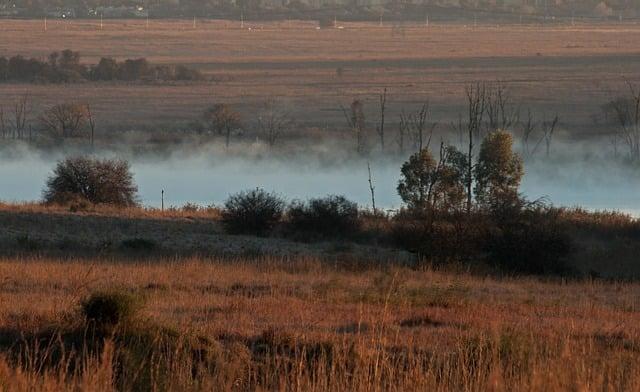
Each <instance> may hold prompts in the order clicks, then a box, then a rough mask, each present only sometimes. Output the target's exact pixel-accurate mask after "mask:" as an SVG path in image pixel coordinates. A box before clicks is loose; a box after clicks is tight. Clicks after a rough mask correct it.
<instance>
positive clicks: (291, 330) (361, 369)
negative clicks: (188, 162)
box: [0, 257, 640, 391]
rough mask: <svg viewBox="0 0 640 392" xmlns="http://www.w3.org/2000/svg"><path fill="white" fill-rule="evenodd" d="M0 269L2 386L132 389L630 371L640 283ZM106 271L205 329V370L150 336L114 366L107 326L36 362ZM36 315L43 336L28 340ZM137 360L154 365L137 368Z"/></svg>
mask: <svg viewBox="0 0 640 392" xmlns="http://www.w3.org/2000/svg"><path fill="white" fill-rule="evenodd" d="M0 279H1V282H2V283H1V284H0V329H1V330H2V331H4V332H3V334H2V335H3V336H4V338H2V339H0V341H1V342H0V343H1V344H2V347H4V348H3V352H4V354H5V356H4V359H3V360H2V362H1V364H2V365H1V366H0V382H1V383H2V385H3V387H4V388H7V390H33V389H38V390H60V389H67V390H110V389H112V388H114V385H116V386H118V385H119V386H120V387H119V388H118V389H120V390H131V389H135V388H134V386H135V385H136V384H135V383H136V380H137V382H140V380H141V379H142V380H143V381H144V385H145V387H144V388H138V390H140V389H143V390H157V389H160V390H163V389H165V390H166V389H171V390H210V388H214V389H215V390H273V389H276V390H292V391H293V390H296V391H301V390H305V391H306V390H336V391H338V390H344V391H351V390H356V391H365V390H367V391H378V390H397V391H400V390H460V391H462V390H464V391H487V390H491V391H513V390H530V391H560V390H574V391H596V390H598V391H630V390H637V389H638V388H639V387H640V368H639V364H640V361H639V360H640V354H639V349H640V330H639V329H638V325H640V323H639V321H640V313H639V312H638V298H639V295H640V287H639V286H638V285H637V284H622V283H602V282H580V283H577V282H576V283H569V282H563V281H560V280H557V281H556V280H551V281H549V280H538V279H534V278H502V279H498V278H489V277H478V276H472V275H469V274H466V273H464V272H459V271H458V272H457V273H451V272H446V271H438V270H432V269H425V270H409V269H402V268H384V269H380V268H371V269H362V270H345V269H339V268H338V269H337V268H335V267H333V266H331V265H327V264H326V263H323V262H321V261H319V260H316V259H313V258H310V257H295V258H289V259H282V258H275V259H274V258H244V259H236V260H232V261H229V260H226V261H221V260H217V259H201V258H197V259H186V260H184V259H183V260H175V259H173V260H169V259H165V260H153V262H149V261H148V260H145V261H132V260H129V259H128V260H126V261H121V260H117V259H100V258H98V259H89V260H83V259H74V260H64V261H63V260H57V259H47V258H38V257H33V258H31V257H27V258H21V259H12V258H4V259H2V260H0ZM113 287H118V288H119V289H120V290H125V291H127V292H130V293H134V294H135V295H138V296H139V297H141V298H143V299H144V304H145V305H144V306H143V308H142V310H141V311H140V312H141V313H140V315H139V318H140V321H138V322H139V323H143V325H154V326H162V328H166V329H169V330H171V331H174V332H172V334H174V335H175V336H182V337H184V339H185V340H184V341H185V342H186V341H188V340H187V337H188V336H199V337H200V338H199V339H200V342H201V343H200V344H201V345H203V344H204V343H202V342H205V341H206V342H215V344H216V346H215V347H217V349H216V350H218V351H216V353H215V354H212V355H214V356H215V358H217V362H216V366H215V368H214V369H215V370H213V371H212V372H210V373H206V374H204V375H203V374H202V373H198V372H195V373H194V370H190V369H191V366H192V365H193V364H192V363H191V362H187V361H185V360H184V358H183V357H180V356H179V355H180V350H178V349H176V350H175V351H171V349H170V350H169V352H166V350H163V348H162V347H163V346H162V342H163V341H162V340H154V342H156V344H157V346H156V347H155V348H154V350H155V351H153V350H152V351H153V352H152V354H153V353H155V356H154V355H150V356H149V358H150V359H149V360H148V361H149V362H148V363H143V364H142V365H141V368H140V369H137V372H139V373H140V374H138V373H137V372H136V369H132V370H131V373H129V374H119V373H117V372H116V370H114V369H117V361H116V359H115V358H117V357H118V356H117V352H118V347H119V346H118V344H124V343H122V342H121V341H118V340H117V337H114V338H113V339H115V340H113V341H112V340H109V339H107V343H105V344H104V346H101V349H100V350H98V351H95V352H93V351H85V352H82V351H80V352H78V351H76V352H73V351H67V352H64V353H63V354H62V358H63V360H64V361H66V362H64V363H63V364H60V363H59V362H56V364H57V365H56V366H53V367H50V365H47V364H48V363H50V362H51V361H48V360H47V358H46V356H47V355H54V354H53V353H57V354H55V355H60V354H59V352H58V351H56V347H57V346H58V345H63V344H64V343H63V342H65V341H66V340H65V339H68V334H69V333H70V332H68V331H69V330H72V328H74V326H75V325H78V324H79V322H78V320H80V319H81V316H80V315H79V306H80V303H81V301H82V300H83V298H86V296H88V295H89V294H90V293H92V292H95V291H96V290H104V289H112V288H113ZM144 323H147V324H144ZM146 328H147V329H148V330H153V328H151V327H149V326H147V327H146ZM42 331H49V332H46V333H48V334H50V335H44V336H51V337H50V338H48V339H49V340H44V341H41V343H40V344H41V345H37V344H36V343H33V341H31V340H29V339H30V338H29V336H32V335H31V334H37V333H43V332H42ZM51 331H53V332H51ZM65 334H67V335H65ZM174 335H171V336H174ZM12 336H16V338H15V339H16V340H15V341H13V343H7V339H10V337H12ZM19 336H22V338H19ZM56 336H58V337H57V338H56ZM136 336H137V338H139V339H142V338H140V337H139V336H141V335H136ZM203 339H205V340H203ZM22 342H24V343H22ZM165 343H166V342H165ZM185 344H186V343H185ZM211 344H213V343H211ZM25 345H26V346H25ZM7 347H10V348H7ZM171 347H173V346H171ZM207 347H208V346H207ZM67 349H69V347H67ZM77 349H78V348H77V347H76V350H77ZM12 350H13V351H12ZM20 350H22V351H20ZM201 350H204V349H201ZM15 351H19V352H20V355H17V354H15ZM11 353H14V356H12V354H11ZM12 358H21V362H20V361H18V365H16V362H12V361H14V360H13V359H12ZM145 358H146V357H145ZM141 363H142V362H141ZM48 366H49V367H48ZM144 366H148V367H151V368H152V369H156V372H154V371H153V370H150V373H149V374H150V376H148V377H149V378H148V379H144V378H142V377H143V376H142V373H144V370H143V367H144ZM154 366H157V367H154ZM162 366H169V369H171V370H170V371H169V372H170V373H163V372H162V369H165V368H163V367H162ZM68 369H76V371H75V372H71V375H69V374H67V372H66V371H67V370H68ZM144 369H146V368H144ZM145 374H146V373H145ZM167 374H171V377H167ZM194 375H195V376H194ZM136 376H137V377H138V378H137V379H136ZM119 382H120V383H123V382H125V383H128V384H126V385H125V386H123V385H122V384H118V383H119ZM155 388H157V389H155Z"/></svg>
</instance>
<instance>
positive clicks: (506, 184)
mask: <svg viewBox="0 0 640 392" xmlns="http://www.w3.org/2000/svg"><path fill="white" fill-rule="evenodd" d="M523 175H524V168H523V165H522V159H521V158H520V156H519V155H518V154H517V153H515V152H514V151H513V136H511V134H509V133H507V132H505V131H494V132H492V133H490V134H489V135H487V137H486V138H485V139H484V140H483V141H482V144H481V146H480V153H479V155H478V162H477V164H476V167H475V177H476V186H475V194H476V200H477V201H478V203H479V204H480V205H481V206H484V207H492V206H496V205H501V204H505V203H507V204H511V203H513V202H515V201H517V200H518V187H519V186H520V182H521V181H522V176H523Z"/></svg>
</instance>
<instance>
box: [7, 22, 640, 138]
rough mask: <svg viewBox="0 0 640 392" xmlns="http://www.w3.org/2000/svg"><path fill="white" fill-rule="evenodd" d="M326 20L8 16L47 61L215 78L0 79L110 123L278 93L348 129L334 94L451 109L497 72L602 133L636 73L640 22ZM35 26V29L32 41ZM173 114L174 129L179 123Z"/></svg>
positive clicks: (582, 127)
mask: <svg viewBox="0 0 640 392" xmlns="http://www.w3.org/2000/svg"><path fill="white" fill-rule="evenodd" d="M339 25H340V26H341V27H343V28H341V29H322V30H318V29H316V27H315V24H314V23H311V22H290V23H288V22H280V23H276V22H272V23H247V24H246V25H245V29H244V30H242V29H240V28H239V23H237V22H233V21H198V22H197V24H196V28H195V29H194V28H193V26H192V21H190V20H189V21H185V20H170V21H164V20H163V21H155V20H152V21H150V23H149V26H148V27H146V22H145V21H143V20H141V21H136V20H133V21H121V20H108V21H105V22H104V26H103V29H102V30H101V29H100V27H99V21H81V20H78V21H76V20H74V21H68V22H67V21H65V22H63V21H49V22H48V27H47V31H44V26H43V21H39V20H27V21H19V20H2V21H0V33H1V34H2V37H3V38H2V40H0V56H11V55H15V54H22V55H25V56H35V57H45V56H46V55H47V54H48V53H49V52H51V51H52V50H62V49H65V48H70V49H72V50H77V51H80V52H81V54H82V55H83V56H84V61H86V62H89V63H95V62H97V61H98V59H99V58H100V57H101V56H113V57H116V58H118V59H124V58H137V57H146V58H147V59H149V60H150V61H152V62H154V63H161V64H186V65H190V66H193V67H195V68H197V69H199V70H201V71H203V72H205V73H206V74H207V75H209V76H211V77H212V78H213V79H214V81H212V82H207V83H197V84H180V83H174V84H162V85H149V84H131V85H126V84H123V83H117V84H92V83H87V84H81V85H53V86H52V85H11V84H8V85H2V86H0V103H7V102H10V101H11V100H13V99H14V98H15V96H16V95H20V94H23V93H24V92H25V91H28V92H29V94H30V95H31V96H32V97H33V102H34V106H35V107H36V109H37V108H40V107H42V106H45V105H49V104H52V103H58V102H59V101H63V100H82V101H88V102H90V103H92V105H93V106H94V107H95V111H97V112H98V115H99V118H100V124H101V125H102V127H103V129H104V128H105V127H106V126H113V127H116V128H120V129H129V128H131V127H141V126H150V127H153V126H165V127H166V126H174V127H175V126H179V124H182V125H183V126H184V124H186V123H187V122H188V121H190V120H193V119H194V118H197V117H198V116H199V115H200V114H201V113H202V111H203V110H204V108H205V107H206V106H207V105H208V104H210V103H211V102H229V103H232V104H235V105H237V106H238V108H239V109H240V110H241V111H242V112H243V113H244V114H245V116H246V117H247V118H249V121H250V118H251V116H252V115H253V114H255V110H256V108H257V107H258V106H259V105H260V104H261V103H262V102H263V101H264V100H265V99H267V98H268V97H278V99H280V100H281V101H283V102H285V103H286V104H287V105H289V107H290V108H291V110H292V111H293V112H294V113H296V117H297V118H299V119H300V123H301V124H304V125H309V126H319V127H324V126H336V125H340V126H343V125H344V124H343V122H344V119H343V118H342V113H341V112H340V110H339V107H340V104H348V103H349V102H351V100H352V99H354V98H359V99H362V100H364V101H365V103H367V102H368V107H369V108H368V109H367V110H368V111H369V112H370V115H371V116H372V118H373V116H374V115H375V112H376V109H375V105H376V102H377V94H378V93H379V92H380V91H381V90H382V89H383V88H384V87H387V88H389V91H390V99H389V110H390V117H391V120H390V121H396V120H397V119H396V117H397V115H398V113H399V112H400V110H401V108H413V107H415V106H416V105H417V104H418V103H420V102H423V101H424V100H426V99H429V100H431V102H432V103H433V105H434V109H435V116H436V118H438V119H439V120H441V122H444V123H448V122H449V121H453V120H455V119H457V116H458V113H459V112H460V111H461V109H462V105H463V92H464V86H465V85H466V84H468V83H470V82H474V81H479V80H485V81H495V80H502V81H505V82H507V83H509V85H510V89H511V91H512V95H513V97H514V100H515V101H516V102H518V103H520V104H522V105H523V107H532V108H533V109H534V111H536V112H537V113H538V114H539V116H542V115H543V114H548V115H549V116H551V113H555V112H559V114H560V117H561V119H562V122H563V123H564V124H565V126H567V127H569V126H571V128H572V129H574V131H575V132H580V135H584V133H585V132H601V131H603V130H602V129H599V128H598V127H594V125H593V123H592V121H591V117H590V116H591V115H593V114H595V113H598V112H599V110H600V109H599V107H600V105H602V104H603V103H605V102H607V101H608V100H610V99H611V98H612V97H614V96H616V95H618V94H619V93H618V91H622V89H623V88H624V84H623V80H624V79H623V78H627V79H630V80H638V78H639V76H640V75H638V71H637V70H638V69H639V67H638V65H639V63H640V57H639V56H638V49H639V48H638V44H637V42H638V41H639V38H640V26H637V25H635V24H631V23H629V24H588V25H587V24H577V25H575V26H568V25H547V26H545V27H542V26H539V25H505V26H496V25H480V26H477V27H473V26H466V25H460V24H438V23H432V24H431V25H430V26H429V27H428V28H426V27H424V26H420V25H409V24H408V25H406V26H400V27H396V28H394V27H393V26H391V25H383V26H382V27H380V26H378V25H377V24H366V23H339ZM26 36H28V37H29V38H28V39H25V37H26ZM176 124H178V125H176Z"/></svg>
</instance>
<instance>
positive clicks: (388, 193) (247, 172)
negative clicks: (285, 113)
mask: <svg viewBox="0 0 640 392" xmlns="http://www.w3.org/2000/svg"><path fill="white" fill-rule="evenodd" d="M105 155H106V156H111V157H112V156H114V155H108V154H105ZM59 158H61V155H58V156H52V155H44V154H31V153H26V152H25V153H19V154H16V153H12V154H11V156H10V157H8V156H3V155H2V154H0V200H3V201H11V202H20V201H36V200H39V199H40V197H41V192H42V188H43V185H44V183H45V181H46V178H47V176H48V175H49V174H50V173H51V170H52V168H53V166H54V165H55V162H56V160H57V159H59ZM130 162H131V167H132V171H133V172H134V175H135V181H136V183H137V184H138V188H139V196H140V201H141V202H142V203H143V204H144V205H145V206H153V207H159V206H160V194H161V190H162V189H164V190H165V206H171V205H173V206H181V205H183V204H185V203H187V202H192V203H197V204H200V205H210V204H220V203H222V202H223V201H224V200H225V199H226V197H227V196H228V195H229V194H230V193H234V192H237V191H240V190H244V189H251V188H255V187H262V188H265V189H266V190H269V191H275V192H277V193H279V194H280V195H282V196H283V197H285V198H286V199H287V200H293V199H306V198H309V197H318V196H324V195H327V194H330V193H333V194H344V195H345V196H347V197H348V198H349V199H352V200H354V201H356V202H358V203H359V204H361V205H365V206H369V205H370V204H371V198H370V193H369V184H368V174H367V162H366V161H364V160H356V161H354V160H350V161H339V160H336V162H333V163H331V162H329V163H327V162H326V160H323V161H322V162H323V163H320V161H314V160H304V161H301V160H295V159H294V160H287V159H272V158H264V157H262V158H256V157H244V158H242V157H229V156H228V155H216V154H191V155H190V154H188V153H181V154H174V155H172V156H171V158H157V157H156V158H145V159H141V158H130ZM400 165H401V161H400V160H399V159H398V160H391V159H385V160H372V161H371V169H372V175H373V181H374V185H375V195H376V203H377V205H378V207H383V208H387V209H394V208H397V207H399V205H400V200H399V198H398V196H397V193H396V190H395V188H396V185H397V182H398V179H399V172H400ZM637 171H638V170H633V169H632V168H630V167H627V166H624V165H621V164H612V163H610V162H609V161H607V160H604V159H599V158H593V157H589V158H584V157H580V158H577V157H573V158H571V159H564V160H563V161H560V162H558V161H549V160H545V159H536V160H534V161H529V162H525V172H526V174H525V177H524V180H523V184H522V188H521V190H522V192H523V193H524V194H525V195H526V196H527V197H528V198H530V199H537V198H539V197H546V198H547V200H548V201H549V202H551V203H553V204H554V205H558V206H582V207H585V208H588V209H599V210H603V209H607V210H619V211H623V212H627V213H631V214H633V215H636V216H638V215H640V175H638V174H637V173H636V172H637Z"/></svg>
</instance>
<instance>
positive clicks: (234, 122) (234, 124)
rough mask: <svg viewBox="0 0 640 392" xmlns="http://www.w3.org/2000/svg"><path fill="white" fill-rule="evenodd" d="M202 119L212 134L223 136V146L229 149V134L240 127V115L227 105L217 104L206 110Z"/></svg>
mask: <svg viewBox="0 0 640 392" xmlns="http://www.w3.org/2000/svg"><path fill="white" fill-rule="evenodd" d="M204 117H205V120H207V121H208V122H209V125H210V128H211V131H212V132H216V133H218V134H220V135H224V136H225V146H226V147H227V148H229V142H230V140H231V133H232V132H233V131H234V130H236V129H238V128H240V126H241V117H240V113H238V112H236V111H235V110H233V108H232V107H231V106H229V105H227V104H224V103H219V104H215V105H213V106H211V107H210V108H209V109H207V111H206V112H205V115H204Z"/></svg>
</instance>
